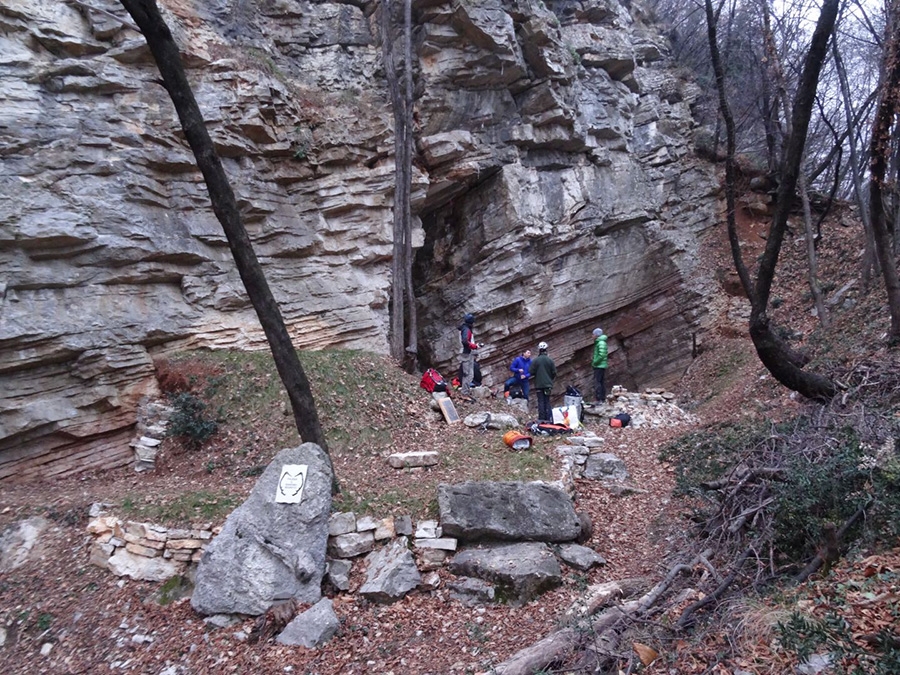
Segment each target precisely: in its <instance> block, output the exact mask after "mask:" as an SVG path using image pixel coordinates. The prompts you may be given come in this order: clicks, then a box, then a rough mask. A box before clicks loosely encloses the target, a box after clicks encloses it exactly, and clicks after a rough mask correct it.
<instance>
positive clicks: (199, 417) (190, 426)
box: [167, 392, 219, 449]
mask: <svg viewBox="0 0 900 675" xmlns="http://www.w3.org/2000/svg"><path fill="white" fill-rule="evenodd" d="M171 402H172V407H173V408H174V409H175V410H174V412H173V413H172V416H171V417H170V418H169V425H168V428H167V433H168V435H169V436H175V437H177V438H181V439H182V440H183V441H184V443H185V444H186V445H187V446H188V447H191V448H194V449H196V448H199V447H200V446H201V445H203V443H205V442H206V441H207V440H209V439H210V438H211V437H212V435H213V434H215V433H216V431H218V428H219V425H218V424H217V423H216V421H215V420H214V419H210V418H209V417H207V416H206V404H205V403H204V402H203V401H201V400H200V399H199V398H198V397H197V396H195V395H194V394H191V393H190V392H182V393H180V394H176V395H175V396H173V397H172V398H171Z"/></svg>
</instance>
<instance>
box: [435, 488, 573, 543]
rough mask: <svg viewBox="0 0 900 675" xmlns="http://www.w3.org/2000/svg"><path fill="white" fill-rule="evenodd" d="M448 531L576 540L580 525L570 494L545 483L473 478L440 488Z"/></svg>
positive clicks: (470, 537)
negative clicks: (492, 480)
mask: <svg viewBox="0 0 900 675" xmlns="http://www.w3.org/2000/svg"><path fill="white" fill-rule="evenodd" d="M438 507H439V509H440V520H441V529H442V530H443V533H444V535H446V536H450V537H456V538H457V539H461V540H463V541H480V540H499V541H550V542H564V541H574V540H575V539H577V538H578V536H579V534H580V533H581V523H580V522H579V520H578V516H577V515H576V514H575V508H574V506H573V504H572V500H571V499H570V498H569V496H568V495H567V494H566V493H565V492H564V491H562V490H560V489H559V488H556V487H553V486H550V485H547V484H546V483H521V482H490V481H468V482H465V483H459V484H456V485H448V484H441V485H439V486H438Z"/></svg>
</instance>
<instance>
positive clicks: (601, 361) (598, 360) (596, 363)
mask: <svg viewBox="0 0 900 675" xmlns="http://www.w3.org/2000/svg"><path fill="white" fill-rule="evenodd" d="M606 355H607V349H606V336H605V335H604V334H603V329H601V328H595V329H594V356H593V358H591V365H592V366H593V367H594V402H595V403H605V402H606Z"/></svg>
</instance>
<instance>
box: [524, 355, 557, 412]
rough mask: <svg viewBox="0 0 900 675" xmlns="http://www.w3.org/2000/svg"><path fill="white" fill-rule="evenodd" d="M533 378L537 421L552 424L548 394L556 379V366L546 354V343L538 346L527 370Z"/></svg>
mask: <svg viewBox="0 0 900 675" xmlns="http://www.w3.org/2000/svg"><path fill="white" fill-rule="evenodd" d="M529 372H530V373H531V375H532V376H533V377H534V389H535V391H536V392H537V402H538V421H540V422H552V421H553V410H552V409H551V408H550V392H551V390H552V389H553V381H554V380H555V379H556V364H555V363H553V359H551V358H550V356H548V354H547V343H546V342H541V343H540V344H539V345H538V357H537V358H536V359H534V361H532V362H531V368H530V370H529Z"/></svg>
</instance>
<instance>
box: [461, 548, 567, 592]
mask: <svg viewBox="0 0 900 675" xmlns="http://www.w3.org/2000/svg"><path fill="white" fill-rule="evenodd" d="M450 571H451V572H453V573H454V574H457V575H460V576H467V577H475V578H477V579H483V580H484V581H489V582H491V583H492V584H494V587H495V597H496V599H497V600H500V601H505V602H508V603H509V604H511V605H513V606H520V605H524V604H525V603H527V602H529V601H530V600H533V599H534V598H536V597H537V596H539V595H540V594H541V593H543V592H544V591H548V590H550V589H551V588H554V587H556V586H558V585H559V584H561V583H562V570H560V568H559V563H558V562H557V560H556V556H554V555H553V551H551V550H550V547H549V546H547V545H546V544H541V543H536V542H528V543H521V544H508V545H501V546H493V547H491V548H470V549H466V550H465V551H460V552H459V553H457V554H456V555H455V556H453V560H451V561H450Z"/></svg>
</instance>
